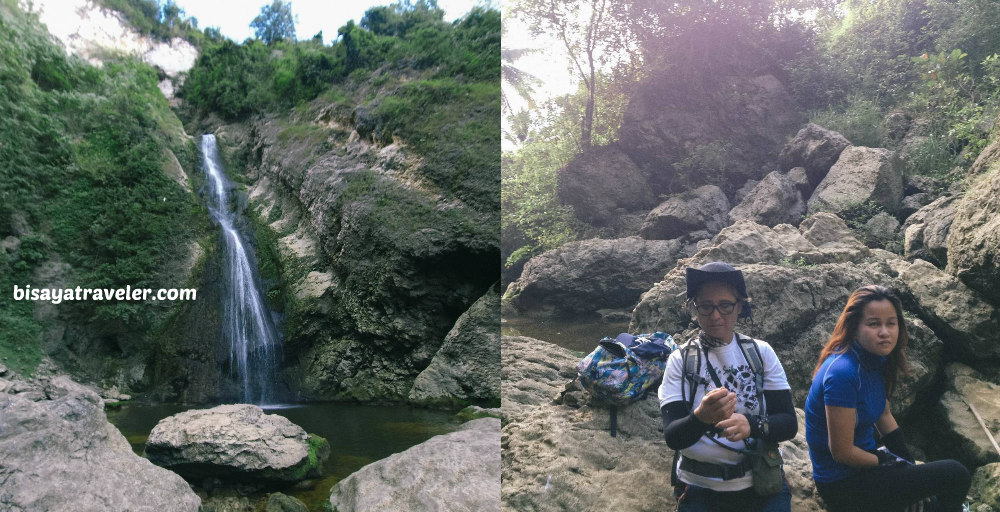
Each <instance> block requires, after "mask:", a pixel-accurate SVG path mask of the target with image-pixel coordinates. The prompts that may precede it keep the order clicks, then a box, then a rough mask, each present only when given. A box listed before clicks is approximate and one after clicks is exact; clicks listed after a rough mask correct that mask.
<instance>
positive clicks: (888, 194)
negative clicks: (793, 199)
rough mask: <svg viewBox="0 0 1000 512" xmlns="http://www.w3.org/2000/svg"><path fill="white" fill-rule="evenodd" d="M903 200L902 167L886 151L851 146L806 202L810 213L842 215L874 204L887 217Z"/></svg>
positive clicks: (896, 159)
mask: <svg viewBox="0 0 1000 512" xmlns="http://www.w3.org/2000/svg"><path fill="white" fill-rule="evenodd" d="M902 200H903V167H902V165H900V161H899V158H897V157H896V154H895V153H893V152H892V151H889V150H888V149H881V148H864V147H858V146H851V147H849V148H847V149H845V150H844V151H843V152H841V153H840V158H839V159H838V160H837V163H835V164H833V167H831V168H830V172H829V173H827V175H826V177H825V178H823V181H822V182H820V184H819V185H818V186H817V187H816V190H815V191H814V192H813V194H812V197H810V198H809V211H810V212H813V213H815V212H819V211H827V212H833V213H840V212H841V211H844V210H847V209H850V208H853V207H856V206H860V205H864V204H874V205H878V206H880V207H882V209H884V210H885V211H887V212H889V213H893V214H894V213H896V212H897V211H898V210H899V207H900V202H901V201H902Z"/></svg>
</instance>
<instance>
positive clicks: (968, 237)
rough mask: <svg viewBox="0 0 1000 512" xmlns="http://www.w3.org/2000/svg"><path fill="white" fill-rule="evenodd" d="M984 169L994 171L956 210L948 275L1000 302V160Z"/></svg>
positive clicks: (968, 194) (959, 203) (949, 240)
mask: <svg viewBox="0 0 1000 512" xmlns="http://www.w3.org/2000/svg"><path fill="white" fill-rule="evenodd" d="M998 151H1000V150H998ZM977 163H978V161H977ZM982 165H983V166H986V165H989V169H990V171H989V172H988V173H987V174H985V175H984V176H983V177H982V178H979V179H978V180H977V182H976V183H975V184H973V185H972V186H970V187H969V190H968V191H967V192H966V193H965V197H963V198H962V200H961V201H959V202H958V204H957V205H956V207H955V218H954V220H953V221H952V224H951V232H950V233H949V234H948V271H949V272H951V273H953V274H955V275H957V276H958V277H959V278H960V279H961V280H962V281H964V282H965V284H967V285H969V286H970V287H972V288H975V289H976V290H979V291H980V292H982V293H983V294H985V295H986V296H987V297H989V298H990V299H991V300H993V301H994V302H1000V157H998V158H997V159H996V160H994V161H992V162H991V163H989V164H987V163H983V164H982Z"/></svg>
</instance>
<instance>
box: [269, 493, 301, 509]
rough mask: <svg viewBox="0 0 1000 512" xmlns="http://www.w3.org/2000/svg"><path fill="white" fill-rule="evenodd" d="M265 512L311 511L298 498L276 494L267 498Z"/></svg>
mask: <svg viewBox="0 0 1000 512" xmlns="http://www.w3.org/2000/svg"><path fill="white" fill-rule="evenodd" d="M264 512H309V509H308V508H307V507H306V504H305V503H302V501H301V500H299V499H298V498H294V497H292V496H289V495H287V494H282V493H280V492H275V493H271V494H270V495H269V496H268V497H267V505H265V506H264Z"/></svg>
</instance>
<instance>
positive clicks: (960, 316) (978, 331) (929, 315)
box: [889, 260, 1000, 359]
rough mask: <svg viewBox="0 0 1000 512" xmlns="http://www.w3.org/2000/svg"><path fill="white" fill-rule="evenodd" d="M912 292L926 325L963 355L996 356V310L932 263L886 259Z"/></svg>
mask: <svg viewBox="0 0 1000 512" xmlns="http://www.w3.org/2000/svg"><path fill="white" fill-rule="evenodd" d="M889 264H890V265H891V266H892V267H893V269H894V270H895V271H896V272H898V273H899V279H900V280H902V281H903V282H905V283H906V286H907V287H908V289H909V290H910V291H911V293H913V295H914V297H915V298H916V299H917V301H918V303H919V307H920V308H921V310H922V312H923V315H922V316H923V317H924V318H926V319H927V321H928V323H929V325H930V326H931V327H932V328H933V329H934V330H935V331H936V332H939V333H941V334H942V336H945V337H946V338H947V339H948V340H950V341H951V342H952V343H953V344H954V349H955V350H956V351H957V352H958V353H960V354H962V355H964V356H965V357H968V358H972V359H978V358H995V357H1000V343H997V333H998V332H1000V311H998V310H997V308H995V307H994V306H992V305H991V304H989V303H988V302H986V301H985V300H983V298H982V297H981V296H980V294H978V293H977V292H975V291H974V290H972V289H970V288H969V287H967V286H965V284H963V283H962V282H961V281H960V280H958V279H957V278H955V277H954V276H952V275H951V274H948V273H946V272H944V271H942V270H940V269H938V268H937V267H935V266H934V265H931V264H930V263H928V262H926V261H923V260H916V261H914V262H913V263H912V264H910V263H907V262H906V261H905V260H890V261H889Z"/></svg>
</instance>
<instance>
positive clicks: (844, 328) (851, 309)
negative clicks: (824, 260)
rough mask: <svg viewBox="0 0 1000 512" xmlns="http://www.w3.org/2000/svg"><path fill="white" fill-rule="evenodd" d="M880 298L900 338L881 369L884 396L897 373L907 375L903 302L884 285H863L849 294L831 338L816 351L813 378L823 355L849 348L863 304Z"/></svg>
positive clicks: (841, 352) (889, 389)
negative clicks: (892, 311) (891, 311)
mask: <svg viewBox="0 0 1000 512" xmlns="http://www.w3.org/2000/svg"><path fill="white" fill-rule="evenodd" d="M880 300H887V301H889V302H890V303H891V304H892V307H893V308H895V310H896V319H897V321H898V322H899V338H898V339H897V340H896V346H895V347H894V348H893V349H892V352H890V353H889V357H888V360H887V361H886V365H885V369H884V370H883V372H884V373H883V375H884V381H885V394H886V396H890V395H892V391H893V390H894V389H896V382H897V381H898V380H899V376H900V375H909V374H910V364H909V363H908V362H907V360H906V345H907V344H908V343H909V341H910V334H909V333H908V332H907V331H906V322H905V321H904V320H903V303H902V302H901V301H900V300H899V297H897V296H896V294H895V293H894V292H893V291H892V290H890V289H889V288H886V287H885V286H879V285H869V286H862V287H861V288H858V289H857V290H854V292H852V293H851V296H850V297H849V298H848V299H847V305H846V306H844V312H843V313H841V314H840V318H838V319H837V326H836V327H834V328H833V334H831V335H830V341H828V342H826V346H824V347H823V351H822V352H820V354H819V362H817V363H816V368H815V369H813V378H815V377H816V372H818V371H819V368H820V366H823V361H826V358H828V357H830V356H831V355H834V354H843V353H844V352H847V351H848V350H849V349H850V348H851V342H853V341H854V340H855V338H856V337H857V333H858V327H859V326H860V325H861V320H862V316H863V315H864V311H865V306H867V305H868V304H869V303H872V302H876V301H880Z"/></svg>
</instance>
